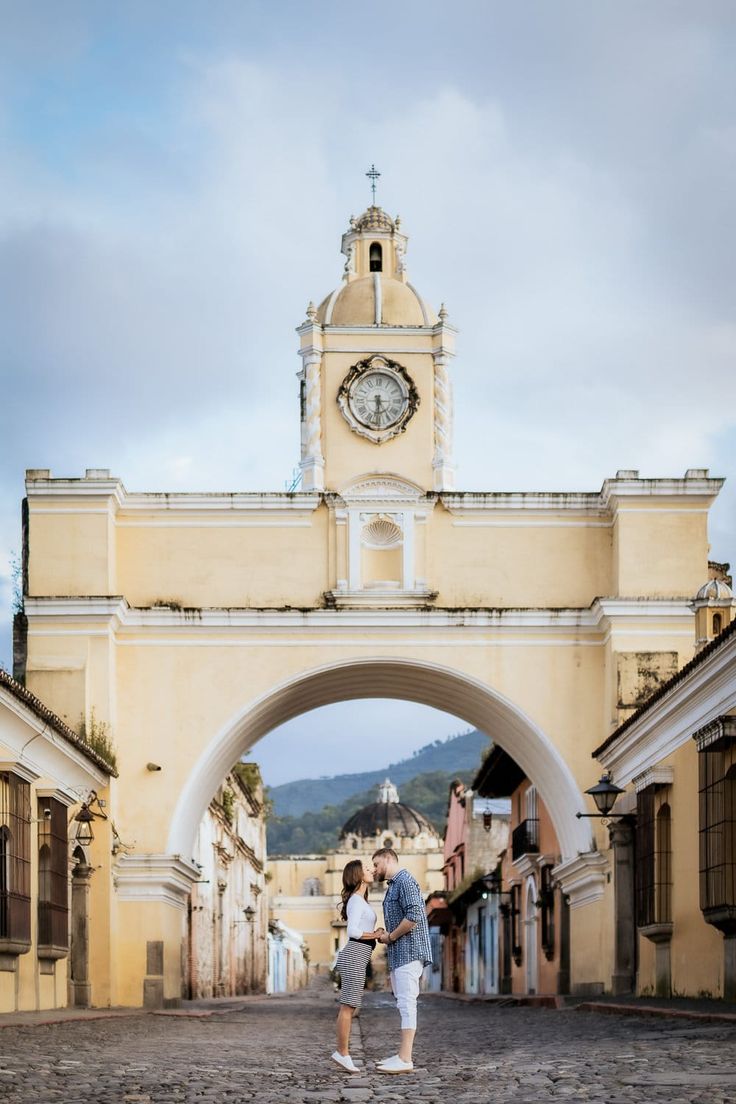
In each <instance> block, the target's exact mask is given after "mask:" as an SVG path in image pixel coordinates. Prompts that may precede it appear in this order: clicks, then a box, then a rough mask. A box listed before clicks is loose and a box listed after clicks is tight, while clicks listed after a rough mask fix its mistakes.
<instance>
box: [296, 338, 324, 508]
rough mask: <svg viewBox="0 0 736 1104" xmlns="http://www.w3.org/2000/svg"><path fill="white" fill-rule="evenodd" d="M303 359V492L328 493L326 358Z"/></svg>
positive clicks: (308, 355)
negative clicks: (324, 444)
mask: <svg viewBox="0 0 736 1104" xmlns="http://www.w3.org/2000/svg"><path fill="white" fill-rule="evenodd" d="M302 355H303V363H304V407H305V412H304V423H305V426H304V439H303V445H302V448H303V450H304V453H303V456H302V460H301V464H300V465H299V466H300V468H301V469H302V489H303V490H305V491H323V490H324V489H325V461H324V456H323V455H322V378H321V377H322V356H321V354H320V353H318V352H317V351H316V350H310V351H309V352H306V353H304V354H302Z"/></svg>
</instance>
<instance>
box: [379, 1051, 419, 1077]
mask: <svg viewBox="0 0 736 1104" xmlns="http://www.w3.org/2000/svg"><path fill="white" fill-rule="evenodd" d="M377 1069H378V1071H379V1072H380V1073H411V1072H412V1071H413V1069H414V1063H413V1062H405V1061H404V1060H403V1059H402V1058H399V1056H398V1054H394V1056H393V1057H392V1058H386V1059H385V1061H383V1062H380V1063H379V1065H378V1066H377Z"/></svg>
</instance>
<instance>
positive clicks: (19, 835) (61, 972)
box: [0, 670, 116, 1012]
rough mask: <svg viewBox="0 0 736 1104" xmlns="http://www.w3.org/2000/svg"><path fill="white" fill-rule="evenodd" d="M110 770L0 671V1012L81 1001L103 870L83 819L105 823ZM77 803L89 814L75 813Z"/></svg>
mask: <svg viewBox="0 0 736 1104" xmlns="http://www.w3.org/2000/svg"><path fill="white" fill-rule="evenodd" d="M115 774H116V771H115V767H114V764H113V763H112V762H110V760H109V758H108V757H107V756H106V755H105V754H103V753H101V752H100V751H99V750H95V748H94V747H93V746H92V744H91V743H90V742H89V741H88V740H86V739H83V738H82V737H81V736H80V735H79V734H78V733H76V732H74V731H73V730H72V729H71V728H69V726H68V725H67V724H65V723H64V721H62V720H61V718H60V717H57V716H56V715H55V714H54V713H52V712H51V710H50V709H47V708H46V706H45V705H43V703H42V702H40V701H39V700H38V698H36V697H35V695H33V694H31V693H30V692H29V691H28V690H26V689H25V688H24V687H23V686H21V685H20V684H19V683H17V682H16V681H15V680H14V679H12V678H11V677H10V676H9V675H7V674H6V673H5V671H3V670H0V1012H17V1011H21V1012H27V1011H34V1010H36V1009H43V1008H62V1007H64V1006H65V1005H67V1004H73V1005H77V1006H78V1007H86V1006H87V1005H88V1004H89V1002H90V978H91V976H92V973H93V972H94V970H95V969H96V968H97V963H98V962H99V959H100V956H101V954H104V946H105V940H106V928H107V923H108V917H109V912H108V909H109V902H110V894H111V878H112V871H111V854H110V847H109V846H100V844H99V841H97V840H95V832H94V831H90V824H91V823H93V820H94V822H96V823H99V824H102V823H105V821H104V819H103V818H104V817H105V816H106V813H105V802H106V798H107V795H108V794H109V786H110V779H111V777H114V776H115ZM82 809H84V810H85V813H86V815H87V816H88V818H89V819H84V820H75V817H76V816H77V815H78V814H79V813H80V812H81V811H82ZM90 810H92V811H91V812H90ZM82 826H83V827H82ZM77 834H79V837H80V838H77ZM105 837H107V833H105ZM113 838H115V837H113Z"/></svg>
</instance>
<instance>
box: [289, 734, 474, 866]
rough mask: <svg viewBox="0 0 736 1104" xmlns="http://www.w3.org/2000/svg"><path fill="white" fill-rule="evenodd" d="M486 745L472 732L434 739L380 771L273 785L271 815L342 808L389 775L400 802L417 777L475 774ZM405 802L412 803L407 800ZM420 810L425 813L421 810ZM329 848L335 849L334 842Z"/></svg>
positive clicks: (295, 814) (369, 799)
mask: <svg viewBox="0 0 736 1104" xmlns="http://www.w3.org/2000/svg"><path fill="white" fill-rule="evenodd" d="M488 746H489V740H488V737H487V736H486V735H485V734H484V733H483V732H478V730H477V729H472V730H471V731H470V732H463V733H461V734H460V735H459V736H450V737H448V738H447V739H446V740H435V741H434V743H431V744H427V745H426V746H425V747H423V748H420V749H419V750H418V751H415V752H414V754H413V755H412V756H410V757H409V758H408V759H400V760H399V762H398V763H390V764H389V765H388V766H387V767H381V769H380V770H374V771H363V772H362V773H360V774H338V775H336V776H335V777H334V778H301V779H299V781H297V782H285V783H284V784H283V785H281V786H273V787H272V788H270V789H269V791H268V796H269V798H270V799H271V801H272V802H273V812H274V814H275V815H276V816H277V817H287V816H288V817H298V816H301V814H302V813H306V812H310V811H312V812H316V811H317V810H319V809H323V808H324V807H325V806H327V805H342V803H343V802H345V801H346V800H347V799H348V798H349V797H352V796H353V795H354V794H361V793H365V792H366V791H369V790H370V789H371V787H373V786H377V785H378V783H379V782H383V780H384V778H385V777H386V776H387V775H388V777H389V778H390V779H391V781H392V782H393V783H394V784H395V785H396V786H398V787H399V790H400V796H401V800H402V801H403V800H404V792H403V789H402V787H403V784H404V783H405V782H408V781H409V780H410V779H412V778H416V777H417V775H420V774H433V773H435V772H437V771H440V772H444V773H445V774H450V775H452V776H453V777H454V776H455V775H457V774H460V773H462V772H466V773H467V772H474V771H475V769H476V767H477V766H478V764H479V763H480V759H481V754H482V752H483V751H485V749H486V748H488ZM450 780H451V779H450ZM371 800H373V798H372V797H368V798H367V799H366V800H365V801H362V802H360V803H359V804H358V805H357V806H356V808H358V809H359V808H360V805H361V804H363V805H366V804H368V802H369V801H371ZM407 803H408V804H412V802H410V801H408V799H407ZM417 808H419V806H417ZM421 811H422V812H424V810H423V809H422V810H421ZM443 816H444V814H443ZM330 846H334V843H332V844H330ZM269 850H271V845H270V843H269Z"/></svg>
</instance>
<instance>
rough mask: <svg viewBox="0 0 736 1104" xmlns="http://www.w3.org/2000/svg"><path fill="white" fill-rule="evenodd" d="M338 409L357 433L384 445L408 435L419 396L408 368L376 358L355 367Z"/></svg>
mask: <svg viewBox="0 0 736 1104" xmlns="http://www.w3.org/2000/svg"><path fill="white" fill-rule="evenodd" d="M337 405H338V406H339V408H340V410H341V411H342V415H343V417H344V419H345V421H346V422H347V423H348V425H349V426H350V428H351V429H352V431H353V433H357V434H359V436H361V437H367V438H368V440H369V441H373V443H374V444H375V445H380V444H382V443H383V442H384V441H389V440H390V439H391V438H392V437H398V435H399V434H400V433H403V432H404V430H405V429H406V427H407V425H408V424H409V421H410V419H411V417H412V415H413V414H414V413H415V411H416V409H417V407H418V406H419V394H418V393H417V389H416V387H415V386H414V381H413V380H412V378H411V376H410V375H409V373H408V372H407V371H406V369H405V368H402V367H401V365H400V364H397V363H396V361H395V360H389V359H388V357H384V356H380V355H377V354H374V355H373V356H370V357H366V359H365V360H359V361H358V363H357V364H354V365H353V366H352V368H351V369H350V371H349V372H348V374H347V376H346V377H345V379H344V380H343V381H342V383H341V384H340V388H339V390H338V392H337Z"/></svg>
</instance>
